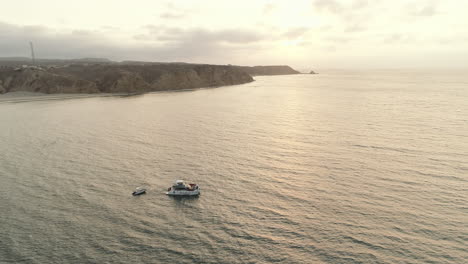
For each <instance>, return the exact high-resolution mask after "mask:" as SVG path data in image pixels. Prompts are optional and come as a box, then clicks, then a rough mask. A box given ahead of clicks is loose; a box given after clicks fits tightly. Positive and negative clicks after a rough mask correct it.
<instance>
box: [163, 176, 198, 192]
mask: <svg viewBox="0 0 468 264" xmlns="http://www.w3.org/2000/svg"><path fill="white" fill-rule="evenodd" d="M166 194H167V195H173V196H191V195H199V194H200V188H199V187H198V185H197V184H195V183H189V184H185V182H184V181H183V180H177V181H176V182H175V183H174V184H173V185H172V187H169V188H168V189H167V192H166Z"/></svg>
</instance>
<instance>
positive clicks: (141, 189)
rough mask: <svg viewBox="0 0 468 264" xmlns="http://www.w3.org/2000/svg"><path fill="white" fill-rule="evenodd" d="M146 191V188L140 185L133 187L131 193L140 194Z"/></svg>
mask: <svg viewBox="0 0 468 264" xmlns="http://www.w3.org/2000/svg"><path fill="white" fill-rule="evenodd" d="M145 193H146V189H145V188H142V187H138V188H136V189H135V191H134V192H132V195H133V196H137V195H142V194H145Z"/></svg>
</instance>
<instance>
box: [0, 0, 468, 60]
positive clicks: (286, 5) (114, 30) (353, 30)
mask: <svg viewBox="0 0 468 264" xmlns="http://www.w3.org/2000/svg"><path fill="white" fill-rule="evenodd" d="M1 10H2V11H1V15H0V56H29V46H28V41H29V40H31V41H33V42H34V45H35V48H36V56H37V57H41V58H78V57H106V58H110V59H113V60H128V59H133V60H147V61H186V62H200V63H214V64H227V63H231V64H240V65H264V64H288V65H291V66H293V67H296V68H306V69H307V68H314V69H320V68H352V67H359V68H373V67H375V68H389V67H391V68H394V67H468V16H467V12H468V11H467V10H468V0H372V1H371V0H342V1H341V0H340V1H339V0H303V1H302V0H289V1H286V0H276V1H274V0H248V1H247V0H246V1H244V0H235V1H234V0H229V1H223V0H197V1H188V0H178V1H156V0H132V1H119V0H99V1H97V0H80V1H65V0H56V1H55V0H40V1H39V0H15V1H6V0H2V3H1Z"/></svg>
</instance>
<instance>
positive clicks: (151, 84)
mask: <svg viewBox="0 0 468 264" xmlns="http://www.w3.org/2000/svg"><path fill="white" fill-rule="evenodd" d="M252 81H253V78H252V77H251V76H250V75H249V74H248V73H246V72H245V71H243V70H242V69H240V68H239V67H235V66H222V65H204V64H147V65H121V64H111V65H109V64H107V65H106V64H95V65H80V64H76V65H69V66H63V67H48V68H40V67H22V68H15V69H14V68H11V67H10V68H2V69H0V93H6V92H15V91H27V92H41V93H49V94H50V93H143V92H151V91H164V90H182V89H193V88H201V87H215V86H224V85H235V84H243V83H248V82H252Z"/></svg>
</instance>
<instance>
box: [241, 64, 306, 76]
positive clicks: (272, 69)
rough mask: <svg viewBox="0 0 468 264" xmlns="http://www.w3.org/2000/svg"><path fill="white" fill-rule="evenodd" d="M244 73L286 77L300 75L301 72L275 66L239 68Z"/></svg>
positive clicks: (287, 67)
mask: <svg viewBox="0 0 468 264" xmlns="http://www.w3.org/2000/svg"><path fill="white" fill-rule="evenodd" d="M239 67H240V68H241V69H242V70H243V71H245V72H247V73H248V74H250V75H251V76H257V75H286V74H299V73H300V72H298V71H296V70H294V69H293V68H291V67H289V66H287V65H273V66H252V67H249V66H239Z"/></svg>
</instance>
